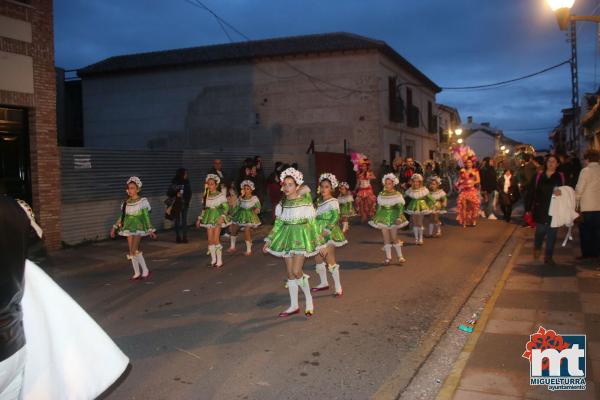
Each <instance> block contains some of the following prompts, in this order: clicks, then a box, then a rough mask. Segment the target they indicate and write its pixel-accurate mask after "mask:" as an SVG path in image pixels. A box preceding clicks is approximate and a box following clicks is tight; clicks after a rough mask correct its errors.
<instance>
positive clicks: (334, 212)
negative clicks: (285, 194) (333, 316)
mask: <svg viewBox="0 0 600 400" xmlns="http://www.w3.org/2000/svg"><path fill="white" fill-rule="evenodd" d="M337 187H338V182H337V178H336V177H335V175H333V174H330V173H324V174H321V176H320V177H319V193H320V196H319V198H318V199H317V228H318V231H319V232H321V237H322V238H323V239H324V240H325V243H326V245H327V248H326V255H325V257H322V256H321V255H319V254H317V256H316V257H315V260H316V262H317V265H316V270H317V273H318V274H319V278H321V283H319V285H318V286H317V287H314V288H312V289H311V290H312V291H313V292H320V291H322V290H327V289H329V282H328V281H327V270H329V272H330V273H331V276H332V277H333V282H334V285H335V292H334V296H335V297H340V296H342V294H343V290H342V284H341V283H340V266H339V264H338V263H337V262H336V260H335V248H336V247H341V246H343V245H345V244H347V243H348V241H347V240H346V238H345V237H344V233H343V232H342V230H341V229H340V226H339V225H338V223H339V219H340V205H339V202H338V199H336V198H335V197H333V194H334V191H335V189H336V188H337ZM326 267H327V268H326Z"/></svg>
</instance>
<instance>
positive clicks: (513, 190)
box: [496, 175, 520, 205]
mask: <svg viewBox="0 0 600 400" xmlns="http://www.w3.org/2000/svg"><path fill="white" fill-rule="evenodd" d="M505 181H506V176H505V175H502V176H501V177H500V178H499V179H498V186H497V187H496V190H497V191H498V193H500V202H502V204H505V205H508V204H511V205H512V204H515V203H516V202H517V201H519V196H520V194H519V184H518V182H517V177H516V176H515V175H511V177H510V186H509V187H508V193H505V192H504V183H505Z"/></svg>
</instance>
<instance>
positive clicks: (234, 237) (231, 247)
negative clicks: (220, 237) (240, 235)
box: [227, 235, 237, 253]
mask: <svg viewBox="0 0 600 400" xmlns="http://www.w3.org/2000/svg"><path fill="white" fill-rule="evenodd" d="M229 240H230V243H231V244H230V245H229V249H227V252H228V253H233V252H234V251H235V241H236V240H237V236H233V235H231V236H230V237H229Z"/></svg>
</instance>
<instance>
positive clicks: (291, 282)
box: [279, 279, 298, 317]
mask: <svg viewBox="0 0 600 400" xmlns="http://www.w3.org/2000/svg"><path fill="white" fill-rule="evenodd" d="M286 286H287V288H288V291H289V292H290V306H289V307H288V309H287V310H285V311H284V312H282V313H280V314H279V316H280V317H287V316H289V315H292V314H297V313H298V282H297V281H296V279H288V281H287V285H286Z"/></svg>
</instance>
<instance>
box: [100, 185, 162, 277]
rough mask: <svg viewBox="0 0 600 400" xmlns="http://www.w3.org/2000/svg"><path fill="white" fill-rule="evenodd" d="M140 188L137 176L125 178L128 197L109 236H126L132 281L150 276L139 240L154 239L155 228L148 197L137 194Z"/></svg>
mask: <svg viewBox="0 0 600 400" xmlns="http://www.w3.org/2000/svg"><path fill="white" fill-rule="evenodd" d="M141 188H142V181H141V180H140V178H138V177H137V176H132V177H131V178H129V179H128V180H127V190H126V191H127V197H128V198H127V200H126V201H124V202H123V204H122V205H121V215H120V216H119V218H118V219H117V222H116V223H115V224H114V225H113V226H112V229H111V230H110V237H111V238H114V237H115V235H116V233H117V232H118V233H119V235H120V236H125V237H126V238H127V244H128V245H129V254H127V259H128V260H131V264H132V266H133V276H132V277H131V278H130V280H132V281H137V280H139V279H147V278H148V277H149V276H150V271H149V270H148V267H147V266H146V260H145V259H144V255H143V254H142V252H141V251H140V242H141V241H142V237H144V236H150V237H151V238H152V239H156V233H155V232H156V229H154V227H153V226H152V222H151V221H150V211H151V210H152V208H151V207H150V203H149V202H148V199H146V198H145V197H140V196H139V193H140V189H141ZM140 267H141V270H142V271H141V273H140Z"/></svg>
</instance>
